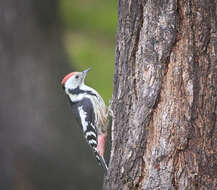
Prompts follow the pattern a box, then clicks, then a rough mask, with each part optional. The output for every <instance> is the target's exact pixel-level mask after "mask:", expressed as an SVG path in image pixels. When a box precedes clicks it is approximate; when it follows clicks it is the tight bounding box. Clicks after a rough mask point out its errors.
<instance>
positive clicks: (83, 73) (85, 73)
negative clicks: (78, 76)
mask: <svg viewBox="0 0 217 190" xmlns="http://www.w3.org/2000/svg"><path fill="white" fill-rule="evenodd" d="M89 70H90V68H88V69H86V70H84V71H83V72H82V76H83V79H85V77H86V75H87V73H88V71H89Z"/></svg>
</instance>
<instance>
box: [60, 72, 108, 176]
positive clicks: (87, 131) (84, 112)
mask: <svg viewBox="0 0 217 190" xmlns="http://www.w3.org/2000/svg"><path fill="white" fill-rule="evenodd" d="M89 70H90V68H88V69H86V70H84V71H83V72H71V73H69V74H67V75H66V76H65V77H64V78H63V79H62V81H61V85H62V87H63V90H64V91H65V94H66V95H67V97H68V100H69V102H70V105H71V109H72V112H73V114H74V116H75V118H76V120H77V122H78V124H79V125H80V126H81V129H82V132H83V134H84V137H85V139H86V141H87V143H88V145H89V146H90V147H91V149H92V151H93V152H94V154H95V157H96V160H97V162H98V163H99V164H100V165H101V166H102V168H103V169H104V170H105V173H107V170H108V166H107V164H106V161H105V159H104V152H105V144H106V138H107V126H108V111H107V107H106V105H105V102H104V100H103V98H102V97H101V96H100V95H99V93H98V92H97V91H96V90H94V89H93V88H91V87H89V86H87V85H86V84H85V77H86V75H87V73H88V72H89Z"/></svg>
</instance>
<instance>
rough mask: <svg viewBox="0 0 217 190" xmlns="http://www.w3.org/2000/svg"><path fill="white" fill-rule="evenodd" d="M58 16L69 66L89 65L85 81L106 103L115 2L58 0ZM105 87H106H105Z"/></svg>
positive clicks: (111, 62)
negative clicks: (89, 69) (89, 70)
mask: <svg viewBox="0 0 217 190" xmlns="http://www.w3.org/2000/svg"><path fill="white" fill-rule="evenodd" d="M59 2H60V17H61V21H62V23H63V25H64V29H65V33H64V35H63V37H64V44H65V47H66V50H67V53H68V55H69V57H70V58H71V60H72V61H71V62H73V66H75V67H76V68H78V70H84V69H87V68H88V67H91V69H92V70H91V72H90V73H89V74H88V81H87V82H88V84H89V85H90V86H94V88H96V89H97V90H98V91H99V93H100V94H101V95H102V96H103V98H104V99H105V101H106V103H107V104H108V101H109V99H111V95H112V84H113V83H112V81H113V65H114V64H113V63H114V49H115V33H116V23H117V13H116V12H117V11H116V9H117V5H116V4H117V2H116V1H114V0H113V1H108V0H82V1H75V0H62V1H59ZM105 87H106V88H105Z"/></svg>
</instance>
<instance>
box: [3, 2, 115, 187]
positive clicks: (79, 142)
mask: <svg viewBox="0 0 217 190" xmlns="http://www.w3.org/2000/svg"><path fill="white" fill-rule="evenodd" d="M116 6H117V2H116V1H114V0H19V1H17V0H1V1H0V23H1V27H0V88H1V90H0V105H1V106H0V190H87V189H88V190H100V189H101V188H102V183H103V177H104V171H103V169H102V168H101V167H100V166H98V164H97V162H96V160H95V158H94V155H93V153H92V151H91V149H90V148H89V147H88V146H87V143H86V141H85V139H84V137H83V134H82V132H81V129H80V127H79V126H77V123H76V121H75V118H74V116H73V114H72V112H71V108H70V105H69V102H68V99H67V97H66V95H65V93H64V91H63V90H62V87H61V84H60V82H61V80H62V78H63V77H64V76H65V75H66V74H68V73H69V72H71V71H82V70H84V69H87V68H89V67H90V68H91V71H90V72H89V73H88V76H87V79H86V84H88V85H90V86H92V87H93V88H95V89H96V90H97V91H99V93H100V94H101V95H102V97H103V98H104V99H105V101H106V103H107V104H108V100H109V99H111V96H112V84H113V70H114V53H115V47H114V46H115V33H116V24H117V7H116ZM108 141H109V140H108ZM106 160H107V161H108V160H109V156H106Z"/></svg>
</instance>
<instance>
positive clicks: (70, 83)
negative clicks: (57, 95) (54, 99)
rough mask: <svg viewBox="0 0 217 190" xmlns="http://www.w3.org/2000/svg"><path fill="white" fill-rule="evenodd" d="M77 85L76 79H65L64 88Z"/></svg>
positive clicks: (71, 87) (72, 87)
mask: <svg viewBox="0 0 217 190" xmlns="http://www.w3.org/2000/svg"><path fill="white" fill-rule="evenodd" d="M76 87H77V83H76V81H74V80H73V79H69V80H67V81H66V83H65V88H70V89H74V88H76Z"/></svg>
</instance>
